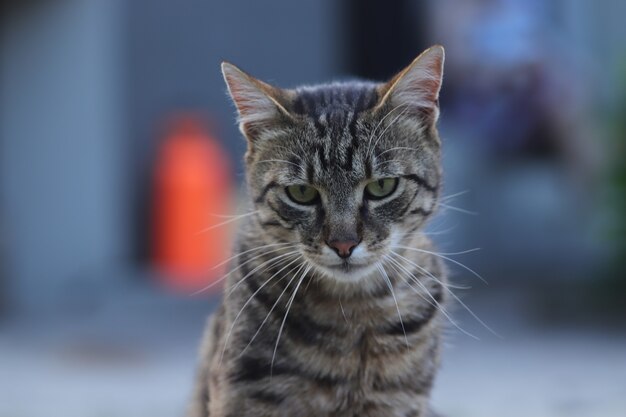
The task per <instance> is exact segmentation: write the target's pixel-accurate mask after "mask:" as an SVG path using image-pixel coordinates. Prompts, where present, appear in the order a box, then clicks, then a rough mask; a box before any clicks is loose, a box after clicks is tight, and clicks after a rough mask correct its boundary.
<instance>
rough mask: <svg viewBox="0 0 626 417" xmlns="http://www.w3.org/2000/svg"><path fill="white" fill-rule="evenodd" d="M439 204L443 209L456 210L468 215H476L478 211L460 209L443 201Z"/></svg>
mask: <svg viewBox="0 0 626 417" xmlns="http://www.w3.org/2000/svg"><path fill="white" fill-rule="evenodd" d="M439 205H440V206H441V207H443V208H445V209H448V210H452V211H458V212H459V213H463V214H469V215H470V216H478V212H476V211H470V210H465V209H462V208H460V207H455V206H451V205H449V204H445V203H439Z"/></svg>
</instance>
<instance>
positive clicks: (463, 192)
mask: <svg viewBox="0 0 626 417" xmlns="http://www.w3.org/2000/svg"><path fill="white" fill-rule="evenodd" d="M469 192H470V190H463V191H459V192H458V193H454V194H450V195H446V196H444V197H441V199H440V201H446V200H450V199H453V198H456V197H459V196H462V195H465V194H467V193H469Z"/></svg>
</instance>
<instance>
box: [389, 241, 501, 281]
mask: <svg viewBox="0 0 626 417" xmlns="http://www.w3.org/2000/svg"><path fill="white" fill-rule="evenodd" d="M394 248H400V249H406V250H412V251H415V252H422V253H428V254H430V255H433V256H436V257H438V258H441V259H445V260H446V261H449V262H452V263H453V264H455V265H458V266H460V267H461V268H463V269H465V270H466V271H468V272H470V273H471V274H472V275H474V276H475V277H477V278H478V279H480V280H481V281H482V282H484V283H485V284H487V285H489V283H488V282H487V281H486V280H485V278H483V277H482V276H480V274H479V273H478V272H476V271H474V270H473V269H471V268H470V267H469V266H466V265H465V264H462V263H461V262H459V261H457V260H455V259H452V258H449V257H447V256H445V254H441V253H437V252H432V251H429V250H425V249H418V248H411V247H408V246H394ZM476 250H480V248H474V249H470V250H469V251H465V253H470V252H474V251H476ZM461 254H462V253H456V254H455V255H461Z"/></svg>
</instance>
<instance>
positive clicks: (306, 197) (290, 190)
mask: <svg viewBox="0 0 626 417" xmlns="http://www.w3.org/2000/svg"><path fill="white" fill-rule="evenodd" d="M285 190H286V191H287V195H288V196H289V198H291V199H292V200H293V201H295V202H296V203H298V204H314V203H316V202H317V199H318V198H319V195H320V193H319V192H318V191H317V190H316V189H315V188H313V187H311V186H309V185H290V186H289V187H287V188H286V189H285Z"/></svg>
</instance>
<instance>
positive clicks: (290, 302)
mask: <svg viewBox="0 0 626 417" xmlns="http://www.w3.org/2000/svg"><path fill="white" fill-rule="evenodd" d="M310 270H311V266H308V267H307V269H305V270H304V272H303V273H302V276H301V277H300V279H299V280H298V283H297V284H296V287H295V288H294V290H293V294H292V295H291V298H290V299H289V302H288V303H287V311H285V317H284V318H283V322H282V323H281V324H280V329H279V330H278V337H277V338H276V345H274V353H273V354H272V362H271V364H270V379H271V378H272V372H273V371H274V360H275V359H276V351H277V350H278V343H279V342H280V336H281V335H282V334H283V328H284V327H285V322H286V321H287V316H288V315H289V310H290V309H291V305H292V304H293V300H294V299H295V298H296V294H297V293H298V288H300V284H302V281H303V280H304V277H306V274H308V273H309V271H310Z"/></svg>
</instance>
